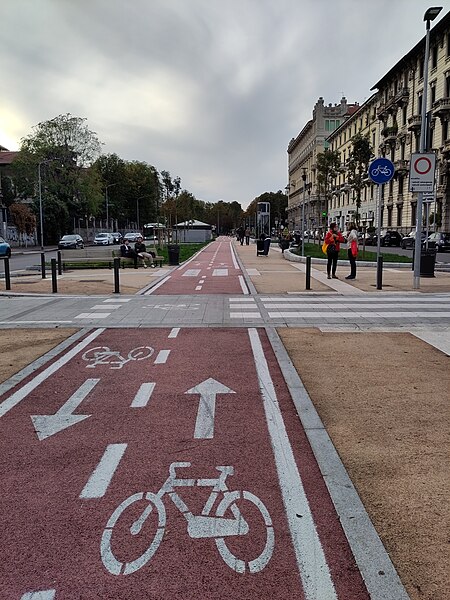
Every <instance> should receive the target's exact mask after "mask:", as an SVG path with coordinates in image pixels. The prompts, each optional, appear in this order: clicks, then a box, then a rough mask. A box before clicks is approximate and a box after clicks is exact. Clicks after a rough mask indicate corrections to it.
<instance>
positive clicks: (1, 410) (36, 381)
mask: <svg viewBox="0 0 450 600" xmlns="http://www.w3.org/2000/svg"><path fill="white" fill-rule="evenodd" d="M103 331H105V330H104V329H103V328H102V329H97V330H96V331H93V332H92V333H91V334H89V335H88V336H87V337H86V338H85V339H84V340H82V341H81V342H80V343H79V344H77V345H76V346H75V348H72V350H69V352H67V354H65V355H64V356H62V357H61V358H59V359H58V360H57V361H55V362H54V363H53V364H51V365H49V366H48V367H47V368H46V369H44V371H42V372H41V373H39V374H38V375H36V377H34V378H33V379H32V380H31V381H29V382H28V383H26V384H25V385H24V386H23V387H22V388H20V389H19V390H17V392H14V393H13V394H12V395H11V396H9V398H6V400H4V401H3V402H2V403H1V404H0V418H1V417H3V416H4V415H5V414H6V413H7V412H8V411H10V410H11V409H12V408H14V406H16V405H17V404H19V402H21V401H22V400H23V399H24V398H26V397H27V396H28V394H29V393H30V392H32V391H33V390H34V389H36V388H37V387H38V385H40V384H41V383H42V382H43V381H45V380H46V379H48V378H49V377H50V376H51V375H53V374H54V373H56V371H58V370H59V369H60V368H61V367H63V366H64V365H65V364H67V363H68V362H69V361H70V360H72V358H73V357H74V356H76V355H77V354H78V353H79V352H81V350H83V349H84V348H86V346H89V344H90V343H91V342H92V341H93V340H95V338H96V337H98V336H99V335H100V334H101V333H103Z"/></svg>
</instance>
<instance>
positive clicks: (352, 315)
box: [269, 308, 450, 319]
mask: <svg viewBox="0 0 450 600" xmlns="http://www.w3.org/2000/svg"><path fill="white" fill-rule="evenodd" d="M332 317H341V318H345V319H367V318H370V319H372V318H373V319H375V318H376V319H378V318H382V319H424V318H428V319H436V318H442V319H450V312H433V311H430V312H425V311H423V312H418V311H416V312H415V311H411V312H383V311H378V310H376V308H375V309H374V310H372V311H370V312H369V311H367V312H363V311H354V310H351V309H349V310H348V311H347V312H338V311H336V312H332V311H330V312H325V311H320V310H318V311H316V312H282V311H279V312H269V318H271V319H289V318H295V319H302V318H304V319H314V318H318V319H328V318H332Z"/></svg>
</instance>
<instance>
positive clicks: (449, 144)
mask: <svg viewBox="0 0 450 600" xmlns="http://www.w3.org/2000/svg"><path fill="white" fill-rule="evenodd" d="M441 152H442V154H449V153H450V139H448V140H445V142H444V143H443V145H442V146H441ZM446 158H447V159H448V156H447V157H446Z"/></svg>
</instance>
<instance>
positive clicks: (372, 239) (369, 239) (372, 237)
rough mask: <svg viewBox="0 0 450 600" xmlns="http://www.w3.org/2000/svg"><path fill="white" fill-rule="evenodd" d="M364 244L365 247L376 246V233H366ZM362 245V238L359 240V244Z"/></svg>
mask: <svg viewBox="0 0 450 600" xmlns="http://www.w3.org/2000/svg"><path fill="white" fill-rule="evenodd" d="M364 235H365V236H366V240H365V244H366V246H376V245H377V234H376V233H366V234H364ZM362 243H363V238H362V237H361V238H360V244H362Z"/></svg>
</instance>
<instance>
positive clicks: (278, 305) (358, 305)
mask: <svg viewBox="0 0 450 600" xmlns="http://www.w3.org/2000/svg"><path fill="white" fill-rule="evenodd" d="M264 306H265V307H266V308H269V309H271V308H285V309H291V308H316V309H319V310H320V309H324V308H326V309H329V308H333V309H335V308H342V309H344V310H345V309H346V310H351V311H353V309H354V308H355V307H356V308H360V309H361V308H367V310H370V311H378V309H379V308H395V307H396V304H393V303H391V304H386V303H384V302H380V304H377V305H376V306H374V305H373V304H371V305H367V304H364V302H355V303H352V305H351V306H349V305H347V303H346V302H333V303H330V302H326V301H323V302H320V303H319V304H314V303H306V302H305V303H304V304H303V303H300V304H286V303H284V302H280V303H276V302H273V303H272V302H271V303H270V304H267V305H266V304H264ZM410 308H426V305H424V304H408V310H409V309H410ZM432 308H433V309H438V308H443V309H449V308H450V305H449V304H448V303H447V304H433V307H432Z"/></svg>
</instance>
